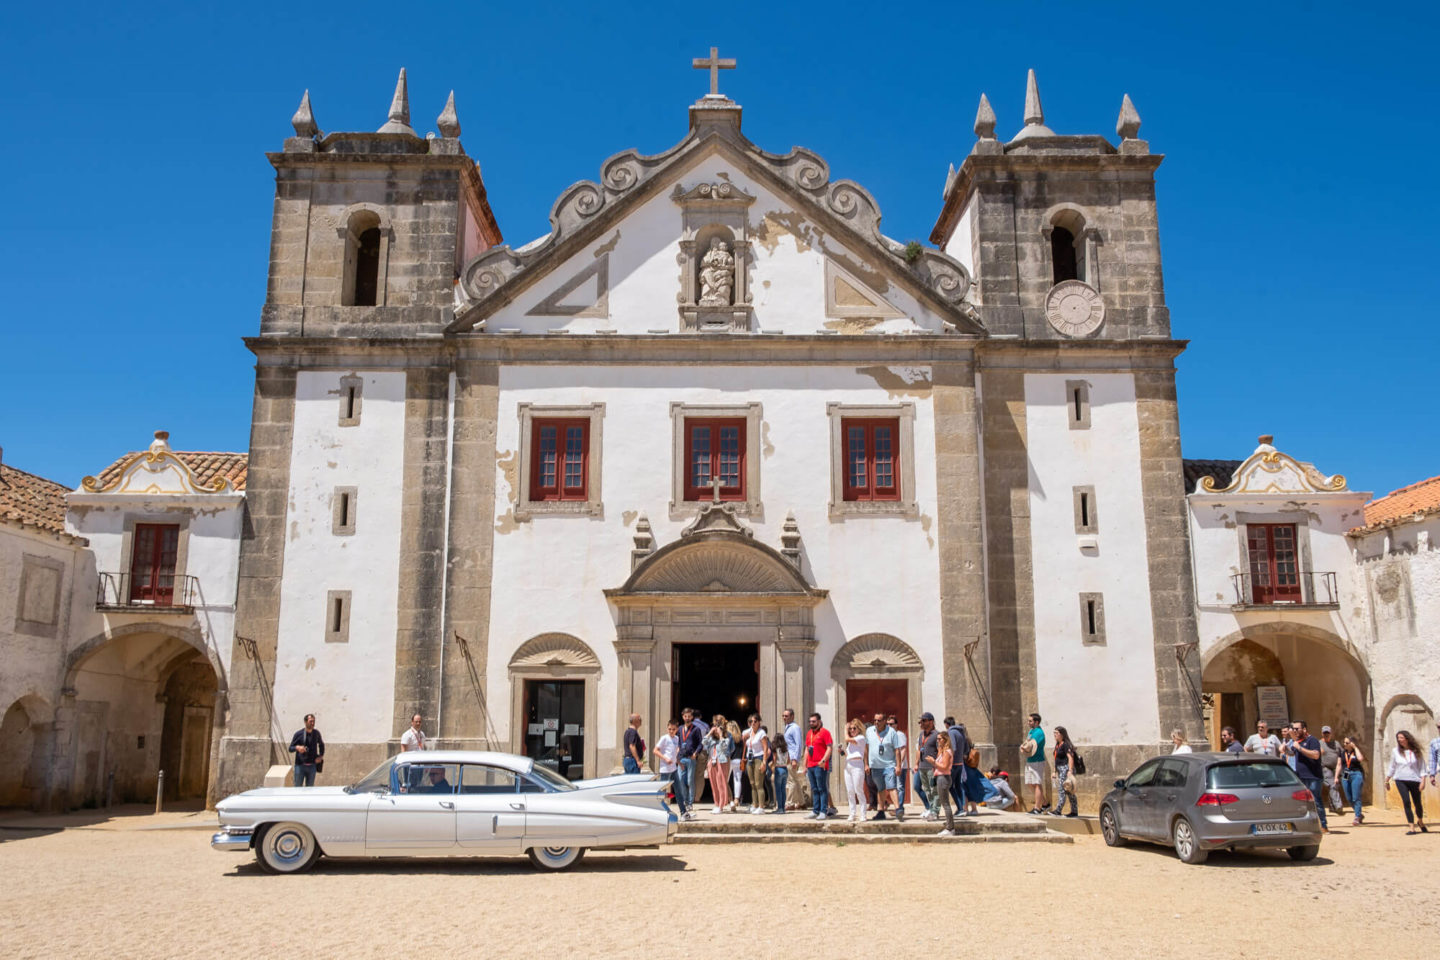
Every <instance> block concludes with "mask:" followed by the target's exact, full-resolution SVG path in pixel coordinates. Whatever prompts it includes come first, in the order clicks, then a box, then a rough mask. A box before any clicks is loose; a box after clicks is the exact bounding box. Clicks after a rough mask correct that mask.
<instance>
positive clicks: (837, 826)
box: [680, 817, 1046, 836]
mask: <svg viewBox="0 0 1440 960" xmlns="http://www.w3.org/2000/svg"><path fill="white" fill-rule="evenodd" d="M944 825H945V824H944V822H943V821H936V820H918V819H915V820H906V821H904V822H903V823H897V822H896V821H894V820H885V821H881V822H879V823H875V822H872V821H866V822H865V823H850V822H849V821H848V820H822V821H820V822H819V823H816V822H815V821H813V820H780V819H778V818H772V817H766V818H764V819H763V820H762V819H760V818H759V817H757V818H755V820H754V821H749V822H747V821H746V820H745V819H743V818H740V817H736V818H735V819H733V820H709V821H705V820H697V821H692V822H682V823H681V824H680V832H681V833H689V834H761V833H763V834H776V833H784V834H790V833H794V834H811V833H816V834H823V835H826V836H866V835H870V834H876V835H881V836H896V835H902V836H912V835H913V836H931V835H933V834H935V833H938V832H939V831H940V829H941V828H942V827H943V826H944ZM1045 832H1046V824H1045V823H1044V822H1043V821H1040V820H1021V821H1013V820H1011V821H1003V822H995V821H990V822H987V821H984V820H979V819H975V820H972V819H968V818H967V819H963V820H956V821H955V833H957V834H960V835H962V836H978V835H981V834H986V833H1013V834H1029V833H1033V834H1043V833H1045Z"/></svg>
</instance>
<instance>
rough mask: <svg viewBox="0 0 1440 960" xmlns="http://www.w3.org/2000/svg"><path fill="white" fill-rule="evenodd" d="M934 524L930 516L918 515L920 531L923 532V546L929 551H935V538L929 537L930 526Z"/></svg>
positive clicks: (926, 514) (925, 514) (933, 519)
mask: <svg viewBox="0 0 1440 960" xmlns="http://www.w3.org/2000/svg"><path fill="white" fill-rule="evenodd" d="M934 522H935V518H934V517H932V516H930V514H928V513H922V514H920V529H921V530H924V531H925V545H926V546H928V547H929V548H930V549H931V550H934V549H935V538H934V537H932V536H930V525H931V524H933V523H934Z"/></svg>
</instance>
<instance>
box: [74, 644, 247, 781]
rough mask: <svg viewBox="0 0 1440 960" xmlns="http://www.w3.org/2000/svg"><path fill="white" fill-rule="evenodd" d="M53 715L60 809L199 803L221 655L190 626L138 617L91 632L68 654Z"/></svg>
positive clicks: (219, 691)
mask: <svg viewBox="0 0 1440 960" xmlns="http://www.w3.org/2000/svg"><path fill="white" fill-rule="evenodd" d="M62 693H63V700H62V701H61V707H60V710H59V711H58V715H57V727H59V728H60V732H59V734H58V740H59V751H60V760H59V763H58V764H57V766H58V768H59V770H58V776H57V783H58V784H59V785H60V786H61V787H62V790H61V795H62V798H63V800H62V802H63V803H64V805H66V806H84V805H97V804H100V803H103V802H104V801H105V800H106V798H107V797H110V798H112V799H113V800H114V802H116V803H127V802H148V801H150V800H153V799H154V797H155V788H156V782H157V779H158V776H159V773H160V771H161V770H163V771H164V772H165V781H166V782H165V797H166V799H168V800H191V801H196V802H199V801H206V800H209V799H210V793H211V790H212V788H213V781H214V764H213V753H214V741H215V732H216V729H217V727H219V726H220V725H221V724H220V713H221V711H222V710H223V709H224V697H225V677H224V672H223V669H222V668H221V665H220V661H219V658H218V657H217V656H216V655H215V652H214V651H213V650H211V649H209V648H207V646H206V645H205V642H204V638H203V634H202V633H201V632H200V630H199V629H198V628H195V627H186V626H181V625H177V624H168V623H156V622H140V623H131V624H124V625H121V626H117V627H113V628H112V629H110V630H108V631H107V632H105V633H103V634H99V635H97V636H95V637H92V638H91V639H90V640H88V641H86V642H85V643H83V644H81V645H80V646H79V647H77V648H76V649H75V650H73V651H72V652H71V653H70V655H69V657H68V658H67V665H66V673H65V686H64V689H63V691H62Z"/></svg>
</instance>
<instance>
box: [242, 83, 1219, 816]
mask: <svg viewBox="0 0 1440 960" xmlns="http://www.w3.org/2000/svg"><path fill="white" fill-rule="evenodd" d="M713 59H714V57H713V55H712V60H713ZM677 119H678V118H677ZM293 122H294V124H295V129H296V136H295V137H293V138H290V139H289V140H287V141H286V142H285V145H284V149H283V150H282V151H280V152H277V153H273V154H270V160H271V162H272V164H273V165H274V167H275V170H276V197H275V207H274V221H273V234H272V244H271V262H270V272H269V284H268V290H267V299H266V303H265V305H264V308H263V310H262V313H261V324H260V331H259V334H258V336H256V337H253V338H250V339H249V340H248V341H247V344H248V345H249V347H250V348H251V350H252V351H253V352H254V354H255V356H256V370H257V375H256V387H255V395H254V417H253V426H252V435H251V445H250V460H249V469H248V479H247V490H246V513H247V515H246V522H245V523H244V525H243V530H242V535H241V543H240V556H239V578H238V590H237V594H236V596H237V601H236V611H235V630H234V632H235V639H234V647H233V650H231V651H229V652H228V657H227V662H228V663H229V665H230V672H229V677H228V717H227V718H226V722H225V724H224V731H223V735H222V737H221V739H220V742H219V745H218V750H217V759H218V763H217V768H216V769H217V781H216V793H217V795H221V796H223V795H224V794H225V793H228V792H231V791H235V790H239V789H243V788H247V787H250V786H254V785H256V784H258V783H260V782H261V780H262V779H263V778H264V775H265V772H266V770H267V768H268V767H269V766H270V765H271V764H273V763H280V762H284V761H285V757H284V756H283V752H282V751H283V744H284V743H285V742H287V741H288V735H289V732H290V730H292V729H293V728H295V727H297V726H298V725H299V722H300V718H301V717H302V716H303V715H304V714H306V713H312V712H313V713H316V714H317V715H318V718H319V724H318V725H319V726H320V728H321V729H322V730H323V731H324V734H325V737H326V742H327V745H328V750H327V766H326V773H325V776H326V777H327V778H330V779H331V782H343V781H344V780H346V779H347V778H349V777H350V776H351V775H352V774H353V775H359V774H361V773H363V772H364V771H365V770H366V769H368V768H369V767H370V766H372V765H373V764H375V763H377V762H379V761H380V760H381V759H383V758H384V757H385V756H387V755H389V754H390V753H392V752H394V750H395V749H396V746H395V745H396V744H397V742H398V738H399V735H400V734H401V732H402V731H403V730H404V729H405V728H406V726H407V725H408V723H409V720H410V717H411V715H412V714H414V713H420V714H421V715H422V716H423V718H424V723H425V729H426V730H427V731H428V732H431V734H432V736H437V737H438V738H439V740H440V741H442V742H443V743H445V744H446V745H449V746H456V747H469V748H498V749H504V750H512V751H515V752H523V753H527V754H530V755H532V756H536V757H537V758H543V759H544V760H545V761H546V762H547V763H552V764H553V765H554V766H555V767H556V768H557V769H559V770H561V771H562V772H563V773H565V774H567V775H570V776H573V777H581V776H585V777H589V776H596V775H603V774H606V773H609V772H610V771H611V770H612V769H615V768H617V767H618V765H619V756H620V748H619V745H620V738H621V733H622V731H623V728H624V725H625V723H626V718H628V716H629V715H630V714H631V713H638V714H639V715H640V716H641V717H642V721H643V730H644V732H645V735H646V737H647V739H648V740H651V741H652V742H653V739H654V737H655V736H656V735H657V734H656V732H657V730H663V725H664V721H665V720H667V719H669V718H670V717H672V716H675V715H676V714H678V713H679V711H680V709H681V708H682V707H686V706H693V707H695V708H697V709H698V710H699V711H700V712H701V713H702V714H704V715H705V716H706V717H707V718H708V716H709V715H711V714H714V713H723V714H725V715H727V716H729V717H732V718H738V719H740V720H741V721H742V722H743V720H744V717H745V716H746V715H747V714H748V713H750V712H758V713H760V714H761V715H762V716H763V717H764V718H765V719H766V721H767V723H770V722H772V721H773V720H775V719H777V718H778V716H779V713H780V711H781V710H783V709H786V708H793V709H794V710H795V711H796V713H797V714H798V715H804V714H807V713H809V712H811V711H812V710H813V711H816V712H818V713H820V714H821V716H822V718H824V721H825V723H826V724H827V726H830V727H831V728H832V729H834V728H839V727H841V726H843V724H844V721H845V720H846V719H848V718H849V717H851V716H856V715H869V714H870V713H872V712H876V711H882V710H883V711H888V712H894V713H895V714H896V716H897V717H898V718H900V721H901V726H902V728H906V729H908V728H909V727H910V726H911V725H912V724H913V723H914V718H916V717H918V715H919V713H920V712H921V711H924V710H929V711H931V712H933V713H935V714H936V715H937V716H943V715H945V714H953V715H955V716H956V717H958V718H960V719H962V720H963V721H964V722H965V723H966V724H967V725H968V727H969V729H970V731H971V733H972V735H973V736H974V737H975V739H976V740H977V741H979V742H980V743H981V744H982V749H983V750H984V751H985V753H986V759H987V761H988V760H990V759H992V758H998V759H999V760H1000V761H1001V762H1005V763H1013V762H1015V760H1016V759H1018V744H1019V741H1020V739H1021V738H1022V736H1023V733H1024V730H1025V722H1024V720H1025V717H1026V715H1027V714H1028V713H1030V712H1032V711H1038V712H1040V713H1041V714H1042V715H1043V716H1044V718H1045V723H1046V726H1047V727H1049V726H1051V725H1053V724H1056V723H1059V724H1063V725H1066V726H1068V727H1069V729H1070V730H1071V732H1072V734H1074V736H1075V737H1076V739H1077V741H1078V742H1080V743H1082V744H1085V745H1087V751H1086V759H1087V764H1088V766H1089V770H1090V779H1092V780H1093V781H1094V783H1093V784H1088V785H1086V786H1087V792H1089V790H1093V789H1098V785H1099V784H1102V783H1104V782H1107V780H1108V778H1109V777H1110V776H1111V775H1112V774H1113V773H1115V772H1117V771H1118V772H1120V773H1123V772H1125V771H1128V769H1129V768H1130V767H1131V766H1132V765H1133V764H1134V763H1136V762H1138V761H1139V760H1140V759H1142V758H1143V757H1145V756H1147V755H1149V754H1152V753H1153V752H1154V751H1155V750H1157V749H1158V747H1159V745H1160V744H1161V743H1162V742H1164V741H1166V740H1168V737H1169V734H1170V731H1171V730H1173V729H1181V730H1183V731H1184V732H1185V733H1186V735H1187V736H1190V737H1193V738H1196V739H1199V738H1200V737H1201V736H1203V733H1204V729H1203V719H1202V713H1201V708H1200V676H1199V667H1198V658H1196V657H1189V658H1187V657H1186V656H1185V653H1186V651H1193V650H1194V648H1195V644H1196V639H1197V635H1196V615H1195V601H1194V595H1193V582H1194V581H1193V577H1192V574H1191V569H1190V563H1191V559H1190V552H1189V550H1188V548H1187V518H1186V505H1185V500H1184V479H1183V473H1182V464H1181V459H1180V444H1179V431H1178V418H1177V412H1176V398H1175V382H1174V361H1175V358H1176V356H1177V355H1178V354H1179V353H1180V352H1181V350H1182V349H1183V344H1182V343H1181V342H1178V341H1176V340H1174V339H1172V337H1171V332H1170V322H1169V315H1168V312H1167V310H1166V307H1165V301H1164V288H1163V279H1162V271H1161V261H1160V250H1159V234H1158V221H1157V214H1156V206H1155V184H1154V175H1155V171H1156V169H1157V167H1158V165H1159V163H1160V159H1161V158H1160V157H1159V156H1157V155H1154V154H1151V153H1150V151H1149V147H1148V145H1147V144H1146V143H1145V142H1144V141H1143V140H1140V139H1139V137H1138V130H1139V117H1138V116H1137V115H1136V114H1135V112H1134V109H1133V107H1132V106H1131V105H1130V103H1129V100H1128V98H1126V99H1125V101H1124V104H1123V108H1122V111H1121V114H1120V121H1119V124H1118V126H1117V132H1118V133H1119V135H1120V142H1119V143H1118V145H1115V144H1112V143H1111V142H1109V141H1108V140H1107V139H1105V138H1103V137H1100V136H1068V135H1058V134H1056V133H1054V132H1053V131H1051V130H1050V129H1049V127H1047V126H1046V125H1045V121H1044V116H1043V113H1042V110H1041V107H1040V98H1039V92H1038V88H1037V86H1036V83H1035V80H1034V76H1033V74H1032V75H1031V78H1030V84H1029V90H1028V96H1027V105H1026V116H1025V118H1024V125H1023V126H1022V127H1021V129H1020V131H1019V133H1018V134H1017V135H1016V136H1014V137H1013V138H1012V139H1010V140H1008V141H1002V140H1000V139H999V138H997V136H996V132H995V130H996V126H997V121H996V118H995V116H994V113H993V112H992V111H991V108H990V106H989V104H988V102H987V101H986V100H985V99H984V98H983V97H982V98H981V103H980V109H979V112H978V114H977V117H976V123H975V132H976V137H977V139H976V141H975V143H974V145H973V147H972V148H971V150H970V152H969V155H968V156H967V157H966V158H965V160H964V162H963V163H962V164H961V165H960V167H959V168H958V170H957V169H952V171H951V173H950V176H949V177H948V178H947V181H946V184H945V193H944V200H943V204H942V206H941V209H940V211H939V213H938V218H937V224H936V226H935V229H934V232H933V234H932V236H931V238H930V239H931V241H932V243H933V246H927V245H922V244H919V243H913V242H912V243H909V244H902V243H899V242H897V241H895V240H893V239H891V238H889V237H887V236H885V235H884V234H883V233H881V231H880V226H879V224H880V209H879V207H878V205H877V203H876V201H875V199H874V198H873V197H872V196H871V195H870V194H869V193H868V192H867V191H866V190H865V189H864V188H863V187H862V186H860V185H859V184H856V183H854V182H851V181H849V180H845V179H843V178H840V177H838V176H835V175H833V174H832V171H831V170H830V169H829V167H828V166H827V164H826V163H825V161H824V160H823V159H822V158H821V157H819V156H818V155H816V154H815V153H813V152H811V151H809V150H806V149H803V148H795V149H793V150H791V151H789V152H788V153H783V154H780V153H771V152H768V151H766V150H764V149H762V148H761V147H759V146H757V145H755V144H754V143H752V142H751V141H750V140H748V139H747V138H746V136H745V135H744V134H743V133H742V130H741V108H740V106H739V105H738V104H736V103H734V102H733V101H731V100H730V99H728V98H727V97H725V96H723V95H721V94H719V93H718V92H717V91H716V88H715V84H714V72H713V69H712V84H711V93H710V94H708V95H706V96H704V97H702V98H701V99H700V100H698V101H697V102H696V103H695V104H694V105H692V106H691V107H690V110H689V124H688V129H686V130H684V131H679V130H677V132H683V136H682V137H681V138H680V139H679V142H678V143H677V144H676V145H675V146H674V147H672V148H671V149H669V150H667V151H665V152H663V153H660V154H656V155H653V156H644V155H640V154H638V153H636V152H634V151H625V152H622V153H618V154H615V155H613V156H611V157H609V159H606V160H603V162H600V163H599V173H598V176H597V178H596V179H595V180H593V181H582V182H580V183H577V184H575V185H573V186H570V187H568V188H566V189H565V190H564V191H563V192H561V193H560V194H559V196H558V198H557V199H556V201H555V204H554V207H553V209H552V212H551V215H550V225H549V231H548V232H547V233H544V235H543V236H541V237H539V239H536V240H533V241H531V242H529V243H526V244H524V245H523V246H513V247H512V246H509V245H504V244H502V242H501V240H502V238H501V233H500V229H499V226H498V224H497V223H496V221H495V218H494V216H493V214H492V212H491V210H490V208H489V205H488V203H487V200H486V192H485V187H484V184H483V182H482V180H481V178H480V174H479V169H478V167H477V166H476V164H475V162H474V161H473V160H472V159H470V158H469V157H468V156H467V155H466V154H465V152H464V150H463V147H462V146H461V144H460V140H459V136H460V125H459V121H458V119H457V117H456V114H455V110H454V102H453V97H452V100H451V102H450V103H449V104H447V105H446V109H445V112H444V113H442V114H441V116H440V118H439V121H438V126H439V130H440V136H433V135H432V136H431V137H428V138H422V137H421V136H419V135H417V134H416V132H415V131H414V129H413V128H412V127H411V126H410V125H409V103H408V96H407V94H406V91H405V83H404V76H403V73H402V77H401V83H400V86H399V88H398V89H397V91H396V97H395V100H394V103H393V104H392V108H391V111H390V119H389V120H388V121H387V123H386V124H385V125H384V126H383V127H382V128H381V129H380V131H379V132H377V133H332V134H330V135H328V136H327V135H325V134H323V133H321V132H320V130H319V128H318V126H317V124H316V122H315V119H314V116H313V113H312V112H311V109H310V105H309V99H308V94H307V97H306V99H305V101H304V102H302V106H301V110H300V111H299V112H298V113H297V114H296V116H295V118H294V121H293ZM677 126H678V125H677ZM598 159H599V157H598V156H597V160H598ZM772 729H773V727H772Z"/></svg>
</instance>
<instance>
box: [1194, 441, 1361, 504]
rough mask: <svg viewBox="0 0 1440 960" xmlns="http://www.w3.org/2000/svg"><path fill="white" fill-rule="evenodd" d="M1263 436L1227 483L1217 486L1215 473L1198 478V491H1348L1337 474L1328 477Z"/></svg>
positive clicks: (1237, 492) (1251, 492)
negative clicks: (1278, 447)
mask: <svg viewBox="0 0 1440 960" xmlns="http://www.w3.org/2000/svg"><path fill="white" fill-rule="evenodd" d="M1269 441H1270V438H1269V437H1262V438H1261V442H1260V445H1259V446H1258V447H1256V448H1255V452H1254V453H1252V454H1250V456H1249V458H1248V459H1246V461H1245V462H1244V463H1242V464H1240V466H1239V468H1237V469H1236V471H1235V473H1234V475H1233V476H1232V477H1231V478H1230V483H1229V484H1228V485H1227V486H1224V487H1219V486H1216V484H1215V478H1214V477H1201V478H1200V492H1202V493H1229V494H1264V495H1271V494H1312V493H1339V492H1344V491H1348V489H1349V488H1348V487H1347V486H1346V485H1345V478H1344V477H1343V476H1342V475H1340V474H1338V473H1337V474H1335V475H1334V476H1329V477H1327V476H1326V475H1325V474H1323V473H1321V472H1320V471H1319V470H1317V469H1316V468H1315V465H1314V464H1313V463H1304V462H1302V461H1300V460H1296V459H1295V458H1294V457H1292V456H1290V455H1289V454H1285V453H1281V452H1280V451H1279V450H1276V449H1275V448H1274V447H1273V446H1272V445H1271V444H1270V442H1269Z"/></svg>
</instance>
